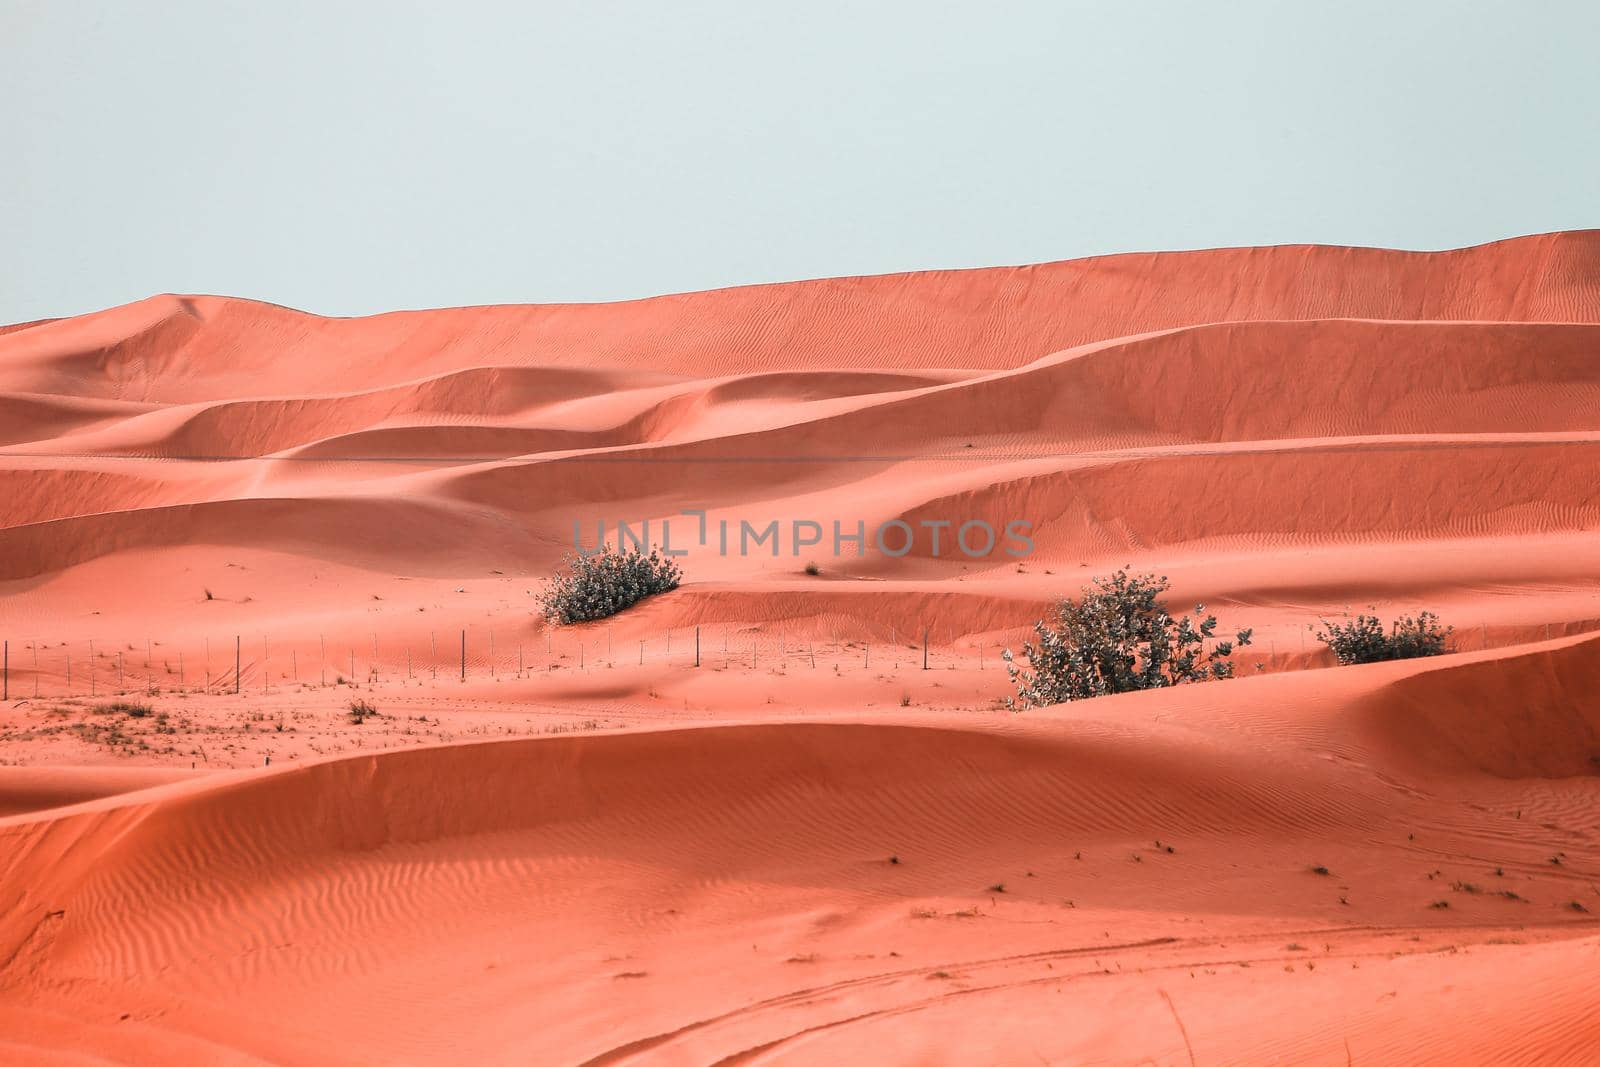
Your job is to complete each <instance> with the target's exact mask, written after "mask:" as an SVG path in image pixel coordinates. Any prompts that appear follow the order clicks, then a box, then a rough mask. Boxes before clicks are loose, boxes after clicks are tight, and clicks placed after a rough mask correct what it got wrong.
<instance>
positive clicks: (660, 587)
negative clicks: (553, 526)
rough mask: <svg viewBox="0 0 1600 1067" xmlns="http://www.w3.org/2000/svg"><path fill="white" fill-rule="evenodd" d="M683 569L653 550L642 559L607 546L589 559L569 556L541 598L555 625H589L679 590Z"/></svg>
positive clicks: (641, 554)
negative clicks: (672, 590) (657, 595)
mask: <svg viewBox="0 0 1600 1067" xmlns="http://www.w3.org/2000/svg"><path fill="white" fill-rule="evenodd" d="M682 577H683V571H682V569H681V568H680V567H679V566H678V565H677V564H676V563H674V562H673V561H672V560H671V559H670V558H668V557H666V556H663V555H662V554H661V552H660V551H659V550H657V549H654V548H652V549H651V550H650V554H649V555H646V554H645V553H644V552H643V551H642V550H641V549H639V548H637V547H634V548H631V549H628V550H626V551H623V550H618V549H613V548H612V547H611V546H610V545H609V544H608V545H604V546H603V547H602V548H601V549H600V551H598V552H596V553H594V554H593V555H589V556H584V555H572V556H569V557H567V560H566V562H565V563H564V564H563V569H562V570H560V571H558V572H556V574H555V575H553V576H552V577H551V578H550V579H549V580H548V581H547V582H546V583H545V586H544V589H543V590H541V592H540V594H539V604H540V606H541V607H542V608H543V609H544V616H545V618H546V619H547V620H549V621H550V622H551V623H552V624H554V625H558V626H559V625H566V624H570V623H576V622H592V621H593V620H595V619H604V618H608V617H609V616H612V615H615V614H617V613H618V612H619V611H623V610H625V609H627V608H630V607H632V606H633V605H635V604H637V603H638V602H639V601H641V600H643V599H644V598H645V597H649V596H654V595H655V594H657V593H665V592H667V591H668V590H670V589H676V588H677V587H678V582H679V580H680V579H681V578H682Z"/></svg>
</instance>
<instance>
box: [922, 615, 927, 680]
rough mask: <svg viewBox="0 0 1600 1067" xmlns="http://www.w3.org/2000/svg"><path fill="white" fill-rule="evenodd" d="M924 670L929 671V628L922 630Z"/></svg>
mask: <svg viewBox="0 0 1600 1067" xmlns="http://www.w3.org/2000/svg"><path fill="white" fill-rule="evenodd" d="M922 669H923V670H927V669H928V628H927V627H926V626H924V627H923V628H922Z"/></svg>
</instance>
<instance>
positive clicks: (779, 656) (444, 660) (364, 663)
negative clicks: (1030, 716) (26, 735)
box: [0, 624, 1006, 700]
mask: <svg viewBox="0 0 1600 1067" xmlns="http://www.w3.org/2000/svg"><path fill="white" fill-rule="evenodd" d="M1005 647H1006V646H1005V645H1004V644H1003V643H997V642H993V641H986V640H983V639H979V638H970V639H968V638H959V637H956V636H954V635H951V636H950V637H949V639H948V640H947V641H946V642H945V643H942V644H941V643H939V642H937V641H936V639H935V636H934V633H933V629H932V628H931V627H929V628H925V629H921V630H918V631H916V632H914V633H912V634H908V635H901V634H899V633H898V632H897V631H891V633H890V634H889V635H888V639H887V640H878V641H871V640H852V639H849V638H847V637H845V636H844V635H843V634H842V633H841V631H840V630H839V628H836V627H835V628H828V627H825V626H793V627H773V626H770V625H750V624H744V625H739V624H725V625H722V624H718V625H712V626H704V625H702V626H692V627H683V628H672V629H667V630H663V631H659V632H657V633H655V634H653V635H650V636H647V637H640V636H638V634H637V632H631V633H630V634H628V635H626V636H624V635H619V634H617V633H615V632H614V630H613V629H612V628H610V627H604V626H593V625H590V626H584V627H570V628H545V629H541V630H536V631H533V632H529V631H518V632H514V633H509V634H507V633H504V632H499V631H496V630H493V629H474V628H470V627H469V628H466V629H457V630H450V631H431V632H428V633H424V634H416V633H408V634H404V635H399V634H391V635H385V634H382V633H378V632H374V633H371V634H367V635H364V636H363V638H362V639H361V640H360V641H351V640H350V639H349V636H348V635H347V634H344V635H341V636H340V637H339V638H337V639H332V640H330V639H329V638H328V637H327V636H326V635H322V634H318V635H315V636H307V635H270V634H254V635H246V634H233V635H230V636H227V637H225V638H223V637H219V638H216V639H210V638H201V639H198V640H197V639H194V638H184V639H181V640H177V641H172V640H164V639H157V638H154V637H144V638H139V639H136V640H133V641H127V640H107V639H105V638H93V639H89V638H84V639H80V640H77V641H48V640H40V639H22V640H13V639H5V640H4V653H3V655H4V659H3V663H0V688H3V694H0V699H5V700H17V699H28V698H34V699H43V698H63V697H116V696H128V695H139V694H147V695H157V694H160V693H164V692H168V693H176V692H186V693H215V694H238V695H245V694H248V693H271V692H274V691H278V690H282V689H284V688H301V687H307V686H329V685H348V684H355V685H361V686H374V685H377V686H382V685H391V684H399V683H410V684H421V685H429V684H431V685H446V684H452V683H454V684H465V683H468V682H479V681H498V680H514V679H523V680H535V679H538V678H540V677H549V676H554V675H556V674H558V673H559V672H571V671H581V672H594V671H612V670H618V671H625V670H629V669H634V670H638V669H640V668H647V669H651V670H661V669H666V668H686V669H699V668H705V669H712V670H734V671H739V670H772V671H787V670H791V669H811V670H828V671H831V672H836V673H844V672H862V671H875V672H893V671H903V670H935V669H941V670H956V669H975V670H994V671H1001V670H1003V667H1004V662H1003V660H1002V657H1001V653H1002V652H1003V651H1004V649H1005Z"/></svg>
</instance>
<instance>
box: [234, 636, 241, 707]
mask: <svg viewBox="0 0 1600 1067" xmlns="http://www.w3.org/2000/svg"><path fill="white" fill-rule="evenodd" d="M239 649H240V643H239V635H238V634H234V635H233V695H234V696H238V695H239V677H240V676H239Z"/></svg>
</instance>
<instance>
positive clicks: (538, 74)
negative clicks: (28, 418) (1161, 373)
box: [0, 0, 1600, 322]
mask: <svg viewBox="0 0 1600 1067" xmlns="http://www.w3.org/2000/svg"><path fill="white" fill-rule="evenodd" d="M1597 55H1600V3H1595V2H1594V0H1571V2H1557V0H1384V2H1365V0H1320V2H1312V0H1278V2H1269V0H1227V2H1226V3H1201V2H1198V0H1166V2H1140V0H1103V2H1095V3H1087V2H1070V0H1041V2H1037V3H1009V4H1008V3H998V2H984V3H973V2H948V3H941V2H929V0H923V2H918V3H911V2H899V0H892V2H891V0H856V2H852V3H844V2H835V0H807V2H806V3H785V4H776V3H766V2H760V0H716V2H703V0H702V2H696V0H680V2H675V3H645V2H639V3H628V4H619V3H605V2H601V0H571V2H560V3H557V2H538V0H533V2H509V0H508V2H503V3H488V2H476V3H469V2H459V0H457V2H449V3H446V2H429V3H407V2H387V3H356V2H340V0H323V2H285V0H277V2H273V3H258V2H238V0H151V2H150V3H124V2H116V3H111V2H101V3H80V2H72V0H0V321H4V322H14V321H21V320H25V319H33V318H40V317H45V316H55V315H67V314H74V313H78V312H83V311H89V310H93V309H96V308H101V307H106V306H110V305H113V304H119V303H124V302H127V301H130V300H136V299H140V298H142V297H145V296H149V295H151V294H153V293H158V292H202V293H224V294H230V295H239V296H250V297H255V298H259V299H263V300H270V301H273V302H276V303H282V304H289V305H291V306H294V307H299V308H304V309H306V310H310V311H316V312H320V313H323V314H330V315H351V314H365V313H370V312H375V311H381V310H388V309H393V308H408V307H432V306H445V305H456V304H484V303H505V302H545V301H586V300H616V299H623V298H629V297H637V296H648V295H652V294H655V293H662V292H674V291H684V290H692V289H705V288H712V287H717V286H724V285H736V284H743V283H749V282H765V281H779V280H786V279H794V278H810V277H823V276H830V275H847V274H869V273H880V272H885V271H899V270H914V269H922V268H932V267H971V266H984V265H991V264H1002V263H1023V262H1034V261H1041V260H1052V259H1066V258H1072V257H1076V256H1083V255H1093V254H1098V253H1104V252H1119V251H1140V250H1150V249H1170V248H1197V247H1208V246H1216V245H1240V244H1274V243H1284V242H1302V241H1305V242H1320V243H1335V244H1368V245H1382V246H1388V247H1400V248H1418V249H1427V248H1448V247H1456V246H1460V245H1466V244H1475V243H1478V242H1481V241H1488V240H1495V239H1498V238H1502V237H1509V236H1514V235H1518V234H1525V233H1535V232H1542V231H1546V230H1553V229H1568V228H1581V227H1587V226H1595V225H1600V65H1597V59H1596V56H1597Z"/></svg>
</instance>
